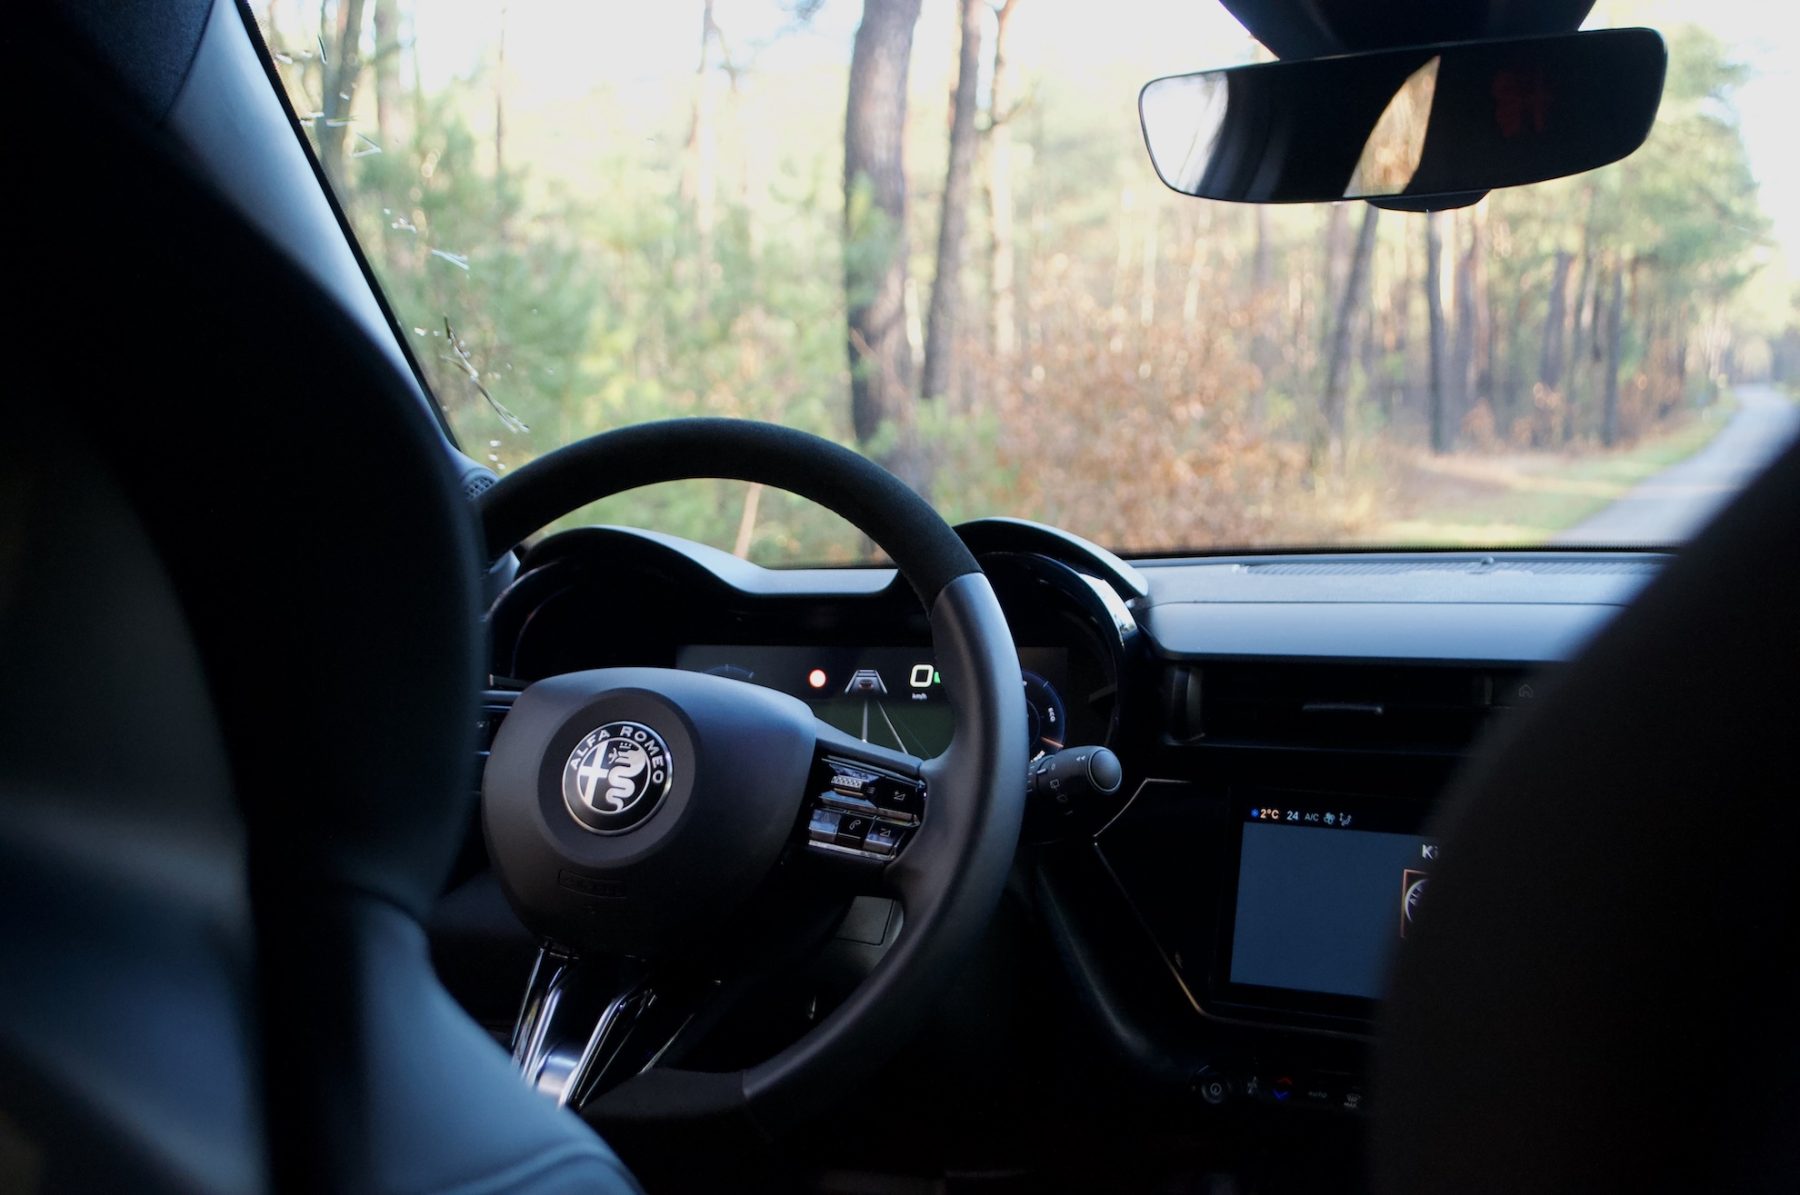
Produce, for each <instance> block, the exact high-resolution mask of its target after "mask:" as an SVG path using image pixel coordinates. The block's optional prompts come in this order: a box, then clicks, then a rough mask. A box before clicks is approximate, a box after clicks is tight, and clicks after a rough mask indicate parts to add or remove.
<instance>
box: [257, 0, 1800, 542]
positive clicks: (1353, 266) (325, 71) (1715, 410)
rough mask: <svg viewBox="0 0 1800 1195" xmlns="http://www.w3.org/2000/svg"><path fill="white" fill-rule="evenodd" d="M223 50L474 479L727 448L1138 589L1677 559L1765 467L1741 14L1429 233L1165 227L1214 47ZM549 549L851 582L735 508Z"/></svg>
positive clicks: (1280, 225) (939, 11)
mask: <svg viewBox="0 0 1800 1195" xmlns="http://www.w3.org/2000/svg"><path fill="white" fill-rule="evenodd" d="M253 8H254V9H255V10H256V12H257V15H258V17H259V19H260V21H261V23H262V29H263V33H264V36H265V38H266V39H267V42H268V45H269V47H270V51H271V53H272V55H273V57H274V59H275V62H276V64H277V69H278V72H279V74H280V77H281V80H282V82H283V83H284V85H285V86H286V88H287V91H288V95H289V98H290V100H291V102H292V104H293V107H294V109H295V111H296V113H297V114H298V115H299V116H300V118H301V122H302V124H303V126H304V128H305V130H306V132H307V135H308V136H309V137H310V138H311V141H312V144H313V147H314V150H315V151H316V153H317V155H318V157H319V159H320V161H321V163H322V164H323V167H324V170H325V173H326V175H327V177H328V178H329V179H330V181H331V184H332V186H333V187H334V188H335V190H336V192H337V195H338V198H339V200H340V201H341V203H342V205H343V207H344V209H345V211H346V212H347V214H348V217H349V220H350V223H351V225H352V227H353V229H354V231H355V233H356V235H357V237H358V238H359V239H360V241H361V243H362V247H363V249H364V251H365V253H366V254H367V256H368V258H369V260H370V262H371V264H372V266H373V269H374V272H375V275H376V277H377V278H378V280H379V282H380V284H381V286H382V288H383V289H384V291H385V292H386V295H387V298H388V301H389V302H390V304H391V305H392V308H393V310H394V311H395V313H396V317H397V319H398V321H399V323H400V325H401V326H402V329H403V332H404V334H405V335H406V336H407V337H408V338H409V339H410V340H411V342H412V349H413V352H414V355H415V356H416V357H417V359H418V361H419V364H420V366H421V367H422V369H423V371H424V373H425V377H426V379H427V382H428V384H429V386H430V388H431V390H432V391H433V393H434V394H435V395H436V397H437V400H438V401H439V402H440V403H441V404H442V406H443V408H444V410H445V412H446V413H447V415H448V417H449V420H450V423H451V425H452V426H453V427H454V429H455V431H456V434H457V436H458V438H459V440H460V441H461V443H462V446H463V448H464V449H465V451H467V452H468V453H469V454H470V455H471V456H473V457H475V458H476V459H477V460H480V461H482V462H484V463H487V464H489V465H490V466H491V467H493V468H494V469H496V470H499V471H502V472H504V471H505V470H506V469H508V468H516V467H517V466H518V465H519V464H521V463H523V462H525V461H528V460H530V459H531V458H532V457H534V456H536V455H539V454H541V453H544V452H547V451H549V450H550V449H553V448H556V447H558V446H560V445H563V444H566V443H569V442H570V441H573V440H576V439H579V438H581V437H584V436H588V435H591V434H594V433H596V432H601V431H605V430H607V429H609V428H614V427H618V426H621V425H623V424H627V423H632V422H636V421H640V420H645V419H654V418H663V417H669V416H683V415H703V414H704V415H731V416H743V417H748V418H755V419H766V420H774V421H778V422H781V423H784V424H787V425H790V426H794V427H799V428H803V429H806V430H808V431H812V432H817V433H819V434H821V435H824V436H827V437H830V438H831V439H834V440H837V441H839V442H842V443H845V444H850V445H853V446H855V447H857V448H859V449H860V450H862V451H863V452H865V453H867V454H869V455H870V456H872V457H874V458H875V459H877V460H879V461H881V462H883V463H884V464H886V465H888V466H889V467H890V468H892V469H894V470H895V471H896V472H897V473H899V474H900V475H901V476H902V477H904V478H905V479H906V480H907V481H908V482H910V483H911V484H913V485H914V486H915V487H916V488H918V489H919V490H920V491H921V492H923V493H925V494H926V495H927V496H928V497H929V498H930V499H931V500H932V502H933V503H934V504H935V505H936V506H937V507H938V509H939V510H940V511H941V512H942V513H943V514H944V515H945V517H947V518H949V519H951V520H953V521H955V520H959V519H964V518H970V517H976V516H980V515H990V514H993V515H1011V516H1018V517H1024V518H1031V519H1037V520H1041V521H1044V522H1049V523H1054V524H1057V525H1059V526H1063V527H1066V528H1068V529H1069V530H1072V531H1074V532H1076V533H1078V534H1081V535H1084V536H1087V537H1088V538H1090V539H1093V540H1095V541H1097V542H1099V543H1102V544H1105V545H1107V546H1109V547H1112V548H1114V549H1116V550H1119V551H1123V552H1127V553H1137V554H1156V553H1174V552H1179V551H1183V550H1194V549H1214V548H1220V547H1263V548H1266V547H1279V546H1321V545H1333V544H1378V545H1392V546H1406V545H1420V546H1426V545H1430V546H1443V545H1467V546H1481V547H1499V546H1506V545H1531V544H1543V543H1552V542H1562V543H1607V544H1631V543H1672V542H1678V541H1679V540H1681V539H1682V538H1684V537H1685V536H1687V535H1688V534H1689V533H1691V532H1692V531H1693V530H1694V528H1695V527H1696V526H1697V525H1698V523H1699V522H1700V521H1702V520H1704V518H1705V517H1706V515H1707V514H1708V513H1710V512H1711V510H1712V509H1714V507H1715V506H1716V504H1717V503H1718V502H1719V501H1721V500H1722V498H1723V497H1725V496H1728V495H1729V493H1730V492H1731V491H1732V490H1733V489H1734V488H1735V487H1737V486H1739V485H1741V484H1742V483H1743V481H1744V480H1745V479H1746V478H1747V477H1748V476H1750V475H1752V474H1753V473H1754V471H1755V470H1756V468H1758V467H1759V466H1760V464H1761V463H1763V462H1764V461H1766V460H1767V459H1768V457H1769V456H1770V455H1772V453H1773V452H1774V451H1775V449H1776V448H1778V447H1779V445H1780V444H1781V443H1782V442H1783V441H1784V440H1786V439H1787V438H1788V437H1789V436H1790V435H1791V434H1792V433H1793V431H1794V429H1795V426H1796V423H1797V422H1800V408H1797V407H1796V406H1795V404H1794V401H1793V393H1794V390H1793V387H1794V385H1795V380H1796V379H1800V289H1797V287H1796V280H1795V277H1794V274H1793V262H1792V259H1791V258H1790V250H1791V248H1792V247H1793V246H1795V245H1796V244H1800V241H1796V237H1800V205H1797V204H1796V200H1797V199H1800V163H1797V161H1796V159H1795V156H1794V155H1793V154H1792V153H1791V152H1790V151H1791V143H1792V129H1791V122H1792V119H1793V115H1792V114H1793V113H1794V112H1796V111H1800V84H1797V83H1796V79H1795V76H1794V73H1793V68H1792V67H1791V66H1789V65H1788V63H1789V62H1790V61H1791V60H1792V59H1793V58H1794V57H1795V54H1796V51H1800V45H1795V44H1793V42H1792V40H1791V39H1790V40H1789V41H1787V42H1783V41H1782V39H1783V38H1784V37H1787V36H1788V34H1789V29H1788V27H1786V26H1784V25H1783V24H1781V23H1780V22H1769V21H1767V20H1766V19H1762V18H1764V17H1765V16H1766V9H1765V7H1764V6H1762V5H1756V4H1751V3H1749V2H1748V0H1746V2H1744V3H1741V4H1736V5H1733V4H1731V3H1720V2H1719V0H1670V2H1667V3H1649V2H1646V3H1616V4H1602V5H1601V6H1600V7H1599V9H1598V10H1597V11H1596V13H1595V16H1594V19H1593V20H1592V21H1590V25H1591V26H1596V27H1597V26H1611V25H1625V24H1631V23H1642V24H1649V25H1652V26H1654V27H1656V28H1659V29H1660V30H1661V31H1662V32H1663V33H1664V35H1665V37H1667V39H1668V42H1669V50H1670V67H1669V75H1668V82H1667V87H1666V90H1665V93H1664V98H1663V101H1662V108H1661V111H1660V114H1659V116H1658V119H1657V123H1656V126H1655V129H1654V131H1653V132H1652V134H1651V137H1650V140H1649V141H1648V143H1647V144H1646V145H1645V146H1644V147H1643V148H1642V149H1641V150H1639V151H1638V152H1637V153H1636V154H1634V155H1632V156H1631V157H1629V158H1627V159H1626V160H1624V161H1623V162H1621V163H1619V164H1617V165H1614V166H1611V167H1607V168H1605V169H1602V170H1598V171H1594V172H1592V173H1589V174H1585V175H1581V176H1577V177H1574V178H1569V179H1563V180H1559V181H1557V182H1553V183H1547V184H1543V185H1539V186H1534V187H1524V188H1517V189H1513V190H1508V191H1502V192H1496V193H1493V194H1491V195H1489V196H1488V197H1487V198H1486V199H1484V200H1483V201H1482V202H1481V203H1479V204H1477V205H1476V206H1474V207H1470V208H1465V209H1461V210H1457V211H1453V212H1441V213H1437V214H1434V215H1430V216H1427V215H1415V214H1404V213H1398V212H1381V211H1377V209H1375V208H1373V207H1371V206H1368V205H1366V204H1360V203H1338V204H1330V205H1318V206H1289V207H1266V206H1245V205H1233V204H1224V203H1215V202H1209V201H1202V200H1195V199H1189V198H1185V197H1182V196H1179V195H1176V194H1173V193H1171V192H1169V191H1168V190H1166V189H1165V188H1164V187H1162V185H1161V184H1160V183H1159V182H1158V181H1157V178H1156V175H1155V173H1154V172H1153V170H1152V168H1151V164H1150V161H1149V159H1148V157H1147V155H1146V154H1145V151H1144V144H1143V139H1142V137H1141V135H1140V133H1139V131H1138V128H1137V114H1136V100H1137V93H1138V89H1139V87H1140V86H1141V85H1142V84H1143V83H1144V82H1145V81H1146V80H1148V79H1150V78H1152V77H1155V76H1158V75H1165V74H1173V73H1181V72H1185V71H1191V70H1196V69H1202V68H1207V67H1214V66H1223V65H1231V64H1234V63H1241V62H1247V61H1252V60H1255V59H1256V58H1258V57H1259V56H1260V57H1267V55H1266V52H1263V51H1261V50H1260V48H1259V47H1258V46H1257V45H1256V44H1255V43H1254V42H1252V41H1251V40H1250V39H1249V37H1248V35H1247V34H1246V33H1245V32H1244V31H1243V29H1242V28H1241V27H1239V26H1238V25H1237V24H1236V22H1235V21H1234V20H1233V19H1232V18H1231V17H1230V16H1229V14H1227V13H1226V12H1225V10H1224V9H1223V8H1222V7H1219V6H1218V5H1216V4H1212V3H1207V2H1202V0H1112V2H1111V3H1109V4H1107V5H1105V6H1103V11H1101V12H1097V10H1096V6H1094V5H1091V4H1088V3H1065V2H1060V0H1004V2H1000V0H993V2H989V0H924V2H923V3H921V0H688V2H680V3H677V2H673V0H671V2H669V3H656V4H645V3H592V4H590V3H583V2H579V0H466V2H458V3H449V2H433V3H424V2H422V0H323V2H321V0H260V3H256V4H254V5H253ZM570 521H571V522H593V521H601V522H613V523H627V524H633V525H639V526H645V527H650V528H654V529H657V530H660V531H667V532H672V533H675V534H678V535H684V536H688V537H691V538H693V539H697V540H701V541H703V542H706V543H711V544H714V545H716V546H719V547H722V548H725V549H728V550H732V551H736V552H738V553H739V554H741V555H746V556H749V557H751V558H753V559H756V560H759V561H761V562H764V563H794V562H823V561H848V560H854V559H858V558H861V557H862V556H863V555H864V554H865V553H866V551H867V545H866V542H865V541H864V540H863V538H862V537H861V536H860V535H858V534H857V533H855V532H854V531H852V530H850V529H849V528H848V527H847V526H846V525H845V524H843V523H841V522H839V521H838V520H836V519H835V518H834V517H832V516H830V515H829V514H827V513H825V512H823V511H820V510H818V509H817V508H815V507H812V506H810V505H809V504H807V503H805V502H802V501H800V500H799V499H795V498H793V497H791V496H789V495H785V494H776V493H773V492H769V493H765V492H763V491H762V490H761V489H760V488H759V487H754V486H745V485H741V484H736V483H728V482H692V483H682V484H676V485H669V486H661V487H655V488H653V489H650V490H645V491H641V492H637V493H633V494H628V495H622V496H620V497H618V498H614V499H611V500H609V501H607V502H605V503H601V504H599V505H598V506H596V507H594V508H590V509H589V510H586V511H583V512H580V513H579V514H578V515H576V516H573V517H572V519H571V520H570Z"/></svg>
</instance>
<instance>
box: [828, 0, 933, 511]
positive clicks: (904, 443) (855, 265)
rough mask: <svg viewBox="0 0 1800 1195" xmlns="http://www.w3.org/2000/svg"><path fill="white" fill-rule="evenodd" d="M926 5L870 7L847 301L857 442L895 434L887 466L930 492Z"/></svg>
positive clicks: (858, 61) (853, 70) (848, 128)
mask: <svg viewBox="0 0 1800 1195" xmlns="http://www.w3.org/2000/svg"><path fill="white" fill-rule="evenodd" d="M919 3H920V0H863V17H862V23H861V24H860V25H858V26H857V29H856V40H855V44H854V46H853V48H852V51H851V56H850V86H849V98H848V101H847V103H846V107H845V113H844V299H845V307H846V309H847V312H848V320H847V324H848V327H847V332H848V335H847V337H846V342H847V347H848V350H849V356H850V419H851V424H852V427H853V428H854V430H855V432H856V438H857V440H858V442H860V443H861V444H862V445H863V446H864V447H869V446H871V445H873V444H874V442H875V441H876V439H877V438H878V437H880V436H881V435H882V433H883V432H884V430H886V429H888V428H889V427H890V426H892V427H893V428H894V430H895V432H896V433H897V434H898V436H899V441H898V443H897V444H896V445H895V446H893V447H892V448H890V449H889V451H887V452H886V453H885V454H884V457H885V459H886V461H887V463H888V465H889V467H890V468H893V469H894V470H895V472H897V473H899V474H900V475H901V477H902V478H903V479H904V480H905V481H907V482H908V483H909V484H911V485H913V486H914V487H915V488H921V489H922V488H923V487H924V485H925V483H926V481H927V478H926V476H925V473H924V469H923V464H922V462H921V461H920V459H919V454H918V453H917V451H916V449H915V446H914V445H913V444H912V443H911V430H912V429H911V424H912V402H913V398H912V381H913V366H912V349H911V347H910V346H909V344H908V343H907V336H906V258H907V237H906V154H905V146H906V79H907V74H908V71H909V69H910V67H911V64H912V42H913V27H914V25H916V24H917V22H918V19H919Z"/></svg>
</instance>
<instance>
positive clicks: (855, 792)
mask: <svg viewBox="0 0 1800 1195" xmlns="http://www.w3.org/2000/svg"><path fill="white" fill-rule="evenodd" d="M879 779H881V778H880V777H879V776H877V775H876V774H875V773H873V772H865V771H863V770H862V769H860V768H852V767H849V766H847V765H845V764H840V763H835V762H834V763H832V764H831V791H832V792H834V793H836V794H838V795H839V796H844V797H854V798H857V799H859V800H866V799H867V798H868V797H869V796H870V795H871V794H872V793H873V792H874V791H875V783H876V781H878V780H879Z"/></svg>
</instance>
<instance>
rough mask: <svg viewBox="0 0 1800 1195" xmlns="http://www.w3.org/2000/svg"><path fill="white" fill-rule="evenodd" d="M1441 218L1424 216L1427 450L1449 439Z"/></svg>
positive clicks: (1445, 448)
mask: <svg viewBox="0 0 1800 1195" xmlns="http://www.w3.org/2000/svg"><path fill="white" fill-rule="evenodd" d="M1442 221H1443V217H1442V216H1441V215H1440V214H1438V213H1437V212H1431V213H1428V214H1427V215H1426V217H1425V316H1426V326H1427V328H1428V330H1429V334H1428V336H1427V341H1428V343H1429V345H1430V354H1431V365H1430V376H1429V380H1428V382H1427V386H1426V393H1427V395H1428V396H1429V402H1428V404H1427V408H1426V409H1427V412H1428V418H1429V421H1430V425H1431V451H1433V452H1438V453H1443V452H1449V451H1450V444H1451V440H1452V437H1451V434H1450V403H1449V395H1448V394H1447V393H1446V391H1447V390H1448V389H1449V386H1448V383H1447V381H1446V379H1445V373H1446V372H1447V370H1446V366H1447V364H1448V363H1447V362H1446V361H1445V360H1444V358H1445V356H1446V355H1447V354H1446V351H1445V350H1446V346H1445V344H1444V287H1443V272H1444V239H1443V229H1442Z"/></svg>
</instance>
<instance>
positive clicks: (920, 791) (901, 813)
mask: <svg viewBox="0 0 1800 1195" xmlns="http://www.w3.org/2000/svg"><path fill="white" fill-rule="evenodd" d="M873 799H874V801H875V807H876V808H877V809H879V810H881V812H882V814H883V815H884V816H887V817H892V818H894V819H896V820H897V821H905V822H916V821H918V820H919V818H920V817H921V816H923V815H924V813H925V786H924V785H922V784H920V783H919V782H917V781H916V780H898V779H895V778H893V777H890V776H883V777H882V778H881V779H880V780H879V781H877V782H876V785H875V791H874V794H873Z"/></svg>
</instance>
